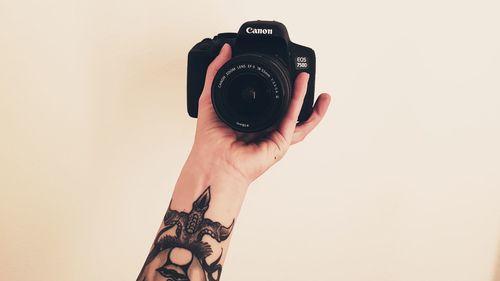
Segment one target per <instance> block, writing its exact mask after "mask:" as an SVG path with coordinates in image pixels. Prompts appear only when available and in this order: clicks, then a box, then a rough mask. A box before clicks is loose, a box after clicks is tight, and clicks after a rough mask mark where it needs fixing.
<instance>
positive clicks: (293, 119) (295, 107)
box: [278, 72, 309, 143]
mask: <svg viewBox="0 0 500 281" xmlns="http://www.w3.org/2000/svg"><path fill="white" fill-rule="evenodd" d="M308 81H309V73H306V72H302V73H300V74H299V75H297V78H295V83H294V86H293V96H292V100H291V101H290V106H289V107H288V111H287V113H286V114H285V117H283V120H281V123H280V126H279V129H278V131H279V132H280V133H281V135H283V137H284V138H285V140H286V141H287V143H291V141H292V137H293V132H294V131H295V126H296V125H297V118H298V117H299V113H300V109H301V108H302V104H303V103H304V96H305V95H306V92H307V83H308Z"/></svg>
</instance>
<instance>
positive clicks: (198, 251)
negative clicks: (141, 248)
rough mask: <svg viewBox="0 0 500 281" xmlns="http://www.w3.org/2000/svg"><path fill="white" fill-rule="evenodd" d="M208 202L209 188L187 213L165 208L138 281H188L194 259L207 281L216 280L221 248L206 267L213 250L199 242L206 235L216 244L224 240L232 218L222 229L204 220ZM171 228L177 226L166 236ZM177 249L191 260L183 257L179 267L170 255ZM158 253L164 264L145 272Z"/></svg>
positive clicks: (208, 245)
mask: <svg viewBox="0 0 500 281" xmlns="http://www.w3.org/2000/svg"><path fill="white" fill-rule="evenodd" d="M209 203H210V186H209V187H207V189H205V191H204V192H203V193H202V194H201V195H200V196H199V197H198V199H196V201H194V202H193V207H192V208H191V211H190V212H189V213H186V212H179V211H176V210H172V209H171V208H170V206H169V207H168V210H167V213H166V214H165V217H164V218H163V224H164V226H163V228H162V229H161V230H160V231H159V232H158V234H157V235H156V238H155V240H154V243H153V247H152V249H151V251H150V253H149V255H148V257H147V258H146V262H145V263H144V266H143V267H142V270H141V273H140V274H139V277H138V278H137V281H154V280H166V281H189V280H190V277H189V272H190V271H189V270H190V268H191V267H192V266H194V265H193V258H196V259H197V264H199V265H200V266H201V268H202V270H203V272H204V275H205V279H206V280H208V281H219V279H220V274H221V271H222V265H221V264H220V263H219V262H220V260H221V258H222V253H223V249H222V248H221V253H220V255H219V257H217V258H216V259H215V260H214V261H213V262H212V263H210V264H209V263H208V262H207V257H209V256H210V255H211V254H212V253H213V250H212V247H211V246H210V244H208V243H207V242H205V241H202V238H203V237H204V236H205V235H208V236H210V237H212V238H213V239H214V240H215V241H217V242H218V243H220V242H222V241H224V240H226V239H227V238H228V237H229V235H230V234H231V231H232V230H233V226H234V219H233V222H232V223H231V225H229V226H228V227H225V226H224V225H222V224H221V223H219V222H214V221H212V220H210V219H207V218H205V212H206V211H207V210H208V207H209ZM174 227H176V229H175V235H167V234H166V232H167V231H168V230H170V229H172V228H174ZM176 249H177V250H179V249H180V250H183V251H184V253H186V251H188V253H189V255H188V257H190V259H189V258H187V259H186V258H184V259H183V261H182V262H181V263H182V264H180V263H179V262H176V261H173V259H174V258H173V257H172V252H175V251H176ZM160 253H166V261H165V263H164V264H163V265H162V266H160V267H158V268H156V270H155V272H154V273H150V272H149V271H150V270H146V269H147V268H148V267H149V266H150V264H151V263H152V262H153V261H154V260H155V259H157V258H159V257H158V256H159V255H160ZM158 274H159V275H158ZM149 276H153V277H152V278H151V277H149ZM148 278H149V279H148ZM157 278H159V279H157Z"/></svg>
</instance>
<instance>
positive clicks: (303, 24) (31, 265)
mask: <svg viewBox="0 0 500 281" xmlns="http://www.w3.org/2000/svg"><path fill="white" fill-rule="evenodd" d="M0 1H1V2H0V128H1V132H0V188H1V196H0V227H1V229H0V279H2V280H10V281H17V280H52V281H58V280H61V281H68V280H133V279H134V278H135V277H136V274H137V273H138V271H139V268H140V266H141V265H142V263H143V261H144V259H145V256H146V254H147V251H148V249H149V246H150V244H151V242H152V239H153V236H154V233H155V231H156V229H157V227H158V225H159V223H160V220H161V218H162V216H163V213H164V211H165V209H166V207H167V204H168V202H169V199H170V195H171V192H172V188H173V185H174V183H175V180H176V177H177V175H178V173H179V170H180V168H181V165H182V164H183V161H184V159H185V157H186V155H187V153H188V151H189V148H190V145H191V143H192V138H193V130H194V126H195V121H194V120H192V119H190V118H188V116H187V114H186V112H185V80H186V54H187V52H188V50H189V48H190V47H192V46H193V45H194V44H195V43H196V42H197V41H199V40H200V39H202V38H204V37H210V36H213V35H215V34H216V33H217V32H223V31H235V30H237V28H238V27H239V25H240V24H241V23H243V22H244V21H246V20H253V19H275V20H279V21H282V22H283V23H285V24H286V25H287V27H288V28H289V32H290V36H291V38H292V40H294V41H296V42H297V43H300V44H304V45H307V46H311V47H312V48H314V49H315V50H316V53H317V59H318V70H317V73H318V74H317V84H316V85H317V89H318V91H328V92H332V93H333V97H334V106H333V108H332V111H331V112H329V113H328V115H327V117H326V118H325V120H324V122H323V124H321V125H320V126H319V128H318V129H317V130H316V131H315V132H314V133H313V134H312V135H311V136H310V137H309V138H308V139H307V140H306V141H305V142H304V143H302V144H300V145H297V146H296V147H294V148H293V149H291V150H290V153H289V155H287V157H286V158H285V161H283V162H281V163H279V164H278V165H277V166H276V167H274V168H273V169H272V170H271V171H269V172H268V173H267V174H266V175H265V176H263V177H262V178H260V179H259V180H258V181H257V182H256V183H254V184H253V187H252V188H251V190H250V192H249V194H248V198H247V200H246V202H245V204H244V208H243V210H242V213H241V216H240V219H239V222H238V225H237V228H236V230H235V232H234V236H233V239H232V244H231V248H230V251H229V255H228V258H227V261H226V264H225V266H224V274H223V277H222V278H223V280H240V281H244V280H248V281H250V280H343V281H359V280H378V281H420V280H426V281H499V280H500V268H499V265H500V262H499V261H498V260H499V258H500V256H499V252H500V247H499V242H500V172H499V170H500V160H499V159H500V148H499V143H500V83H499V78H500V37H499V36H498V34H499V33H498V32H499V31H498V30H499V29H498V28H499V27H500V17H499V16H498V15H499V12H500V3H499V2H498V1H485V0H480V1H445V0H437V1H436V0H434V1H430V0H424V1H411V2H410V1H390V0H382V1H358V0H355V1H334V2H332V1H321V2H320V1H300V2H292V1H286V2H285V1H283V2H281V3H278V2H277V1H199V2H195V1H176V2H171V1H165V0H163V1H128V0H125V1H123V0H122V1H98V0H88V1H67V0H50V1H34V0H31V1H30V0H26V1H23V0H20V1H17V0H16V1H7V0H0ZM209 2H210V3H209ZM495 266H496V270H495Z"/></svg>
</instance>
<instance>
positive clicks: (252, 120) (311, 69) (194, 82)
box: [187, 20, 316, 132]
mask: <svg viewBox="0 0 500 281" xmlns="http://www.w3.org/2000/svg"><path fill="white" fill-rule="evenodd" d="M224 43H228V44H229V45H231V47H232V55H233V56H232V58H231V59H230V60H229V61H227V62H226V63H225V64H224V65H223V66H222V67H221V68H220V69H219V70H218V72H217V74H216V75H215V78H214V80H213V82H212V89H211V92H212V97H211V98H212V104H213V106H214V109H215V112H216V113H217V116H218V117H219V119H220V120H222V121H223V122H224V123H226V124H227V125H228V126H229V127H231V128H232V129H234V130H236V131H240V132H258V131H264V130H266V129H269V128H271V127H273V126H275V125H276V124H277V123H279V121H280V120H281V119H282V118H283V116H284V114H285V113H286V111H287V108H288V106H289V103H290V100H291V98H292V94H293V82H294V81H295V78H296V77H297V75H298V74H299V73H300V72H307V73H309V75H310V76H309V82H308V85H307V94H306V96H305V98H304V103H303V106H302V108H301V111H300V114H299V117H298V121H299V122H301V121H305V120H307V118H308V117H309V116H310V115H311V113H312V107H313V102H314V80H315V74H316V71H315V69H316V57H315V54H314V51H313V50H312V49H311V48H308V47H305V46H301V45H299V44H295V43H293V42H292V41H290V38H289V37H288V32H287V29H286V27H285V26H284V25H283V24H282V23H279V22H276V21H260V20H258V21H249V22H246V23H244V24H243V25H242V26H241V27H240V29H239V31H238V33H219V34H218V35H216V36H215V37H214V38H212V39H210V38H205V39H203V40H202V41H201V42H199V43H198V44H196V45H195V46H194V47H193V48H192V49H191V50H190V51H189V54H188V69H187V109H188V113H189V115H190V116H191V117H195V118H196V117H197V116H198V99H199V97H200V94H201V92H202V90H203V86H204V83H205V75H206V72H207V68H208V66H209V64H210V63H211V62H212V60H213V59H214V58H215V57H216V56H217V55H218V54H219V51H220V49H221V48H222V46H223V45H224Z"/></svg>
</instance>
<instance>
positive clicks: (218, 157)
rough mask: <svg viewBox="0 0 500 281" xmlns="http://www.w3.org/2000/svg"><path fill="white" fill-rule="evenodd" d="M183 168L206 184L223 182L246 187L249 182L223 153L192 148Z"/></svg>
mask: <svg viewBox="0 0 500 281" xmlns="http://www.w3.org/2000/svg"><path fill="white" fill-rule="evenodd" d="M183 170H189V171H191V172H190V173H191V175H192V176H196V177H198V178H199V179H200V180H202V182H204V183H205V184H208V185H213V184H223V185H224V186H228V185H232V186H234V188H243V189H246V188H247V187H248V186H249V185H250V183H251V180H249V179H248V178H247V177H246V176H245V175H244V174H243V173H242V172H241V171H240V170H238V169H236V168H235V167H234V166H233V165H232V164H230V162H229V161H227V160H225V159H224V155H223V153H202V152H201V151H199V150H197V149H194V148H193V150H192V151H191V153H190V154H189V156H188V159H187V160H186V163H185V164H184V168H183Z"/></svg>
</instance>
